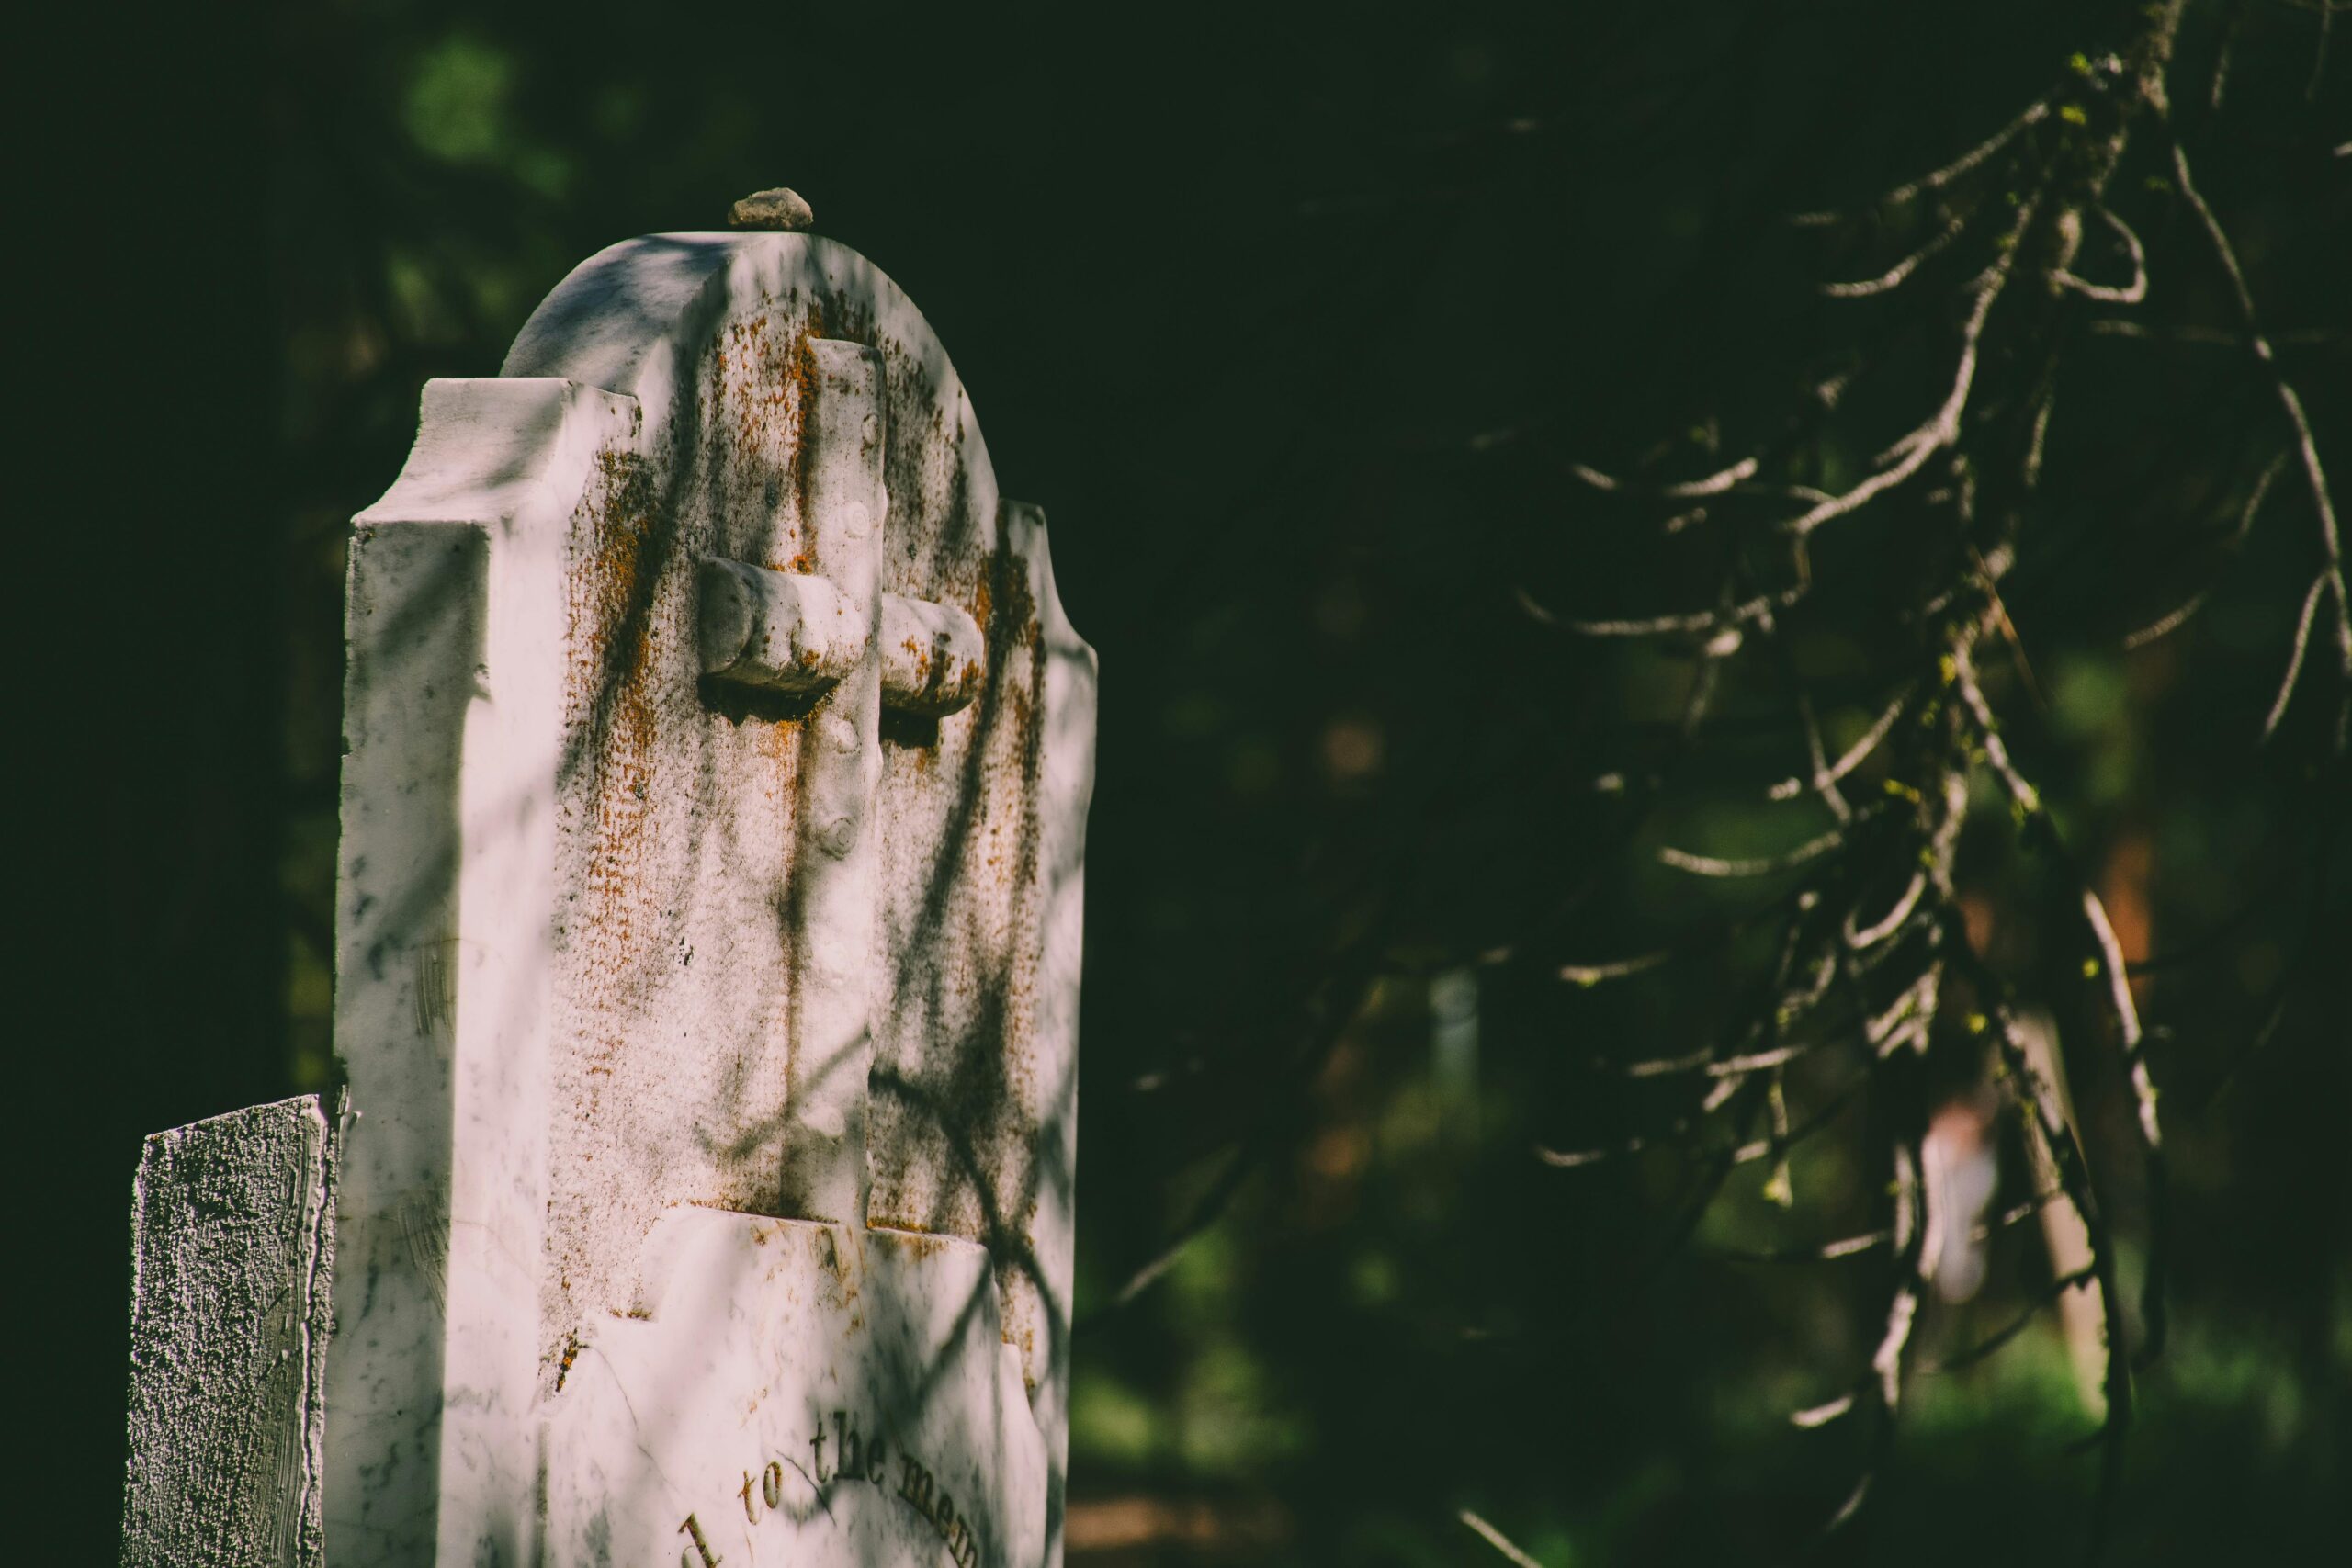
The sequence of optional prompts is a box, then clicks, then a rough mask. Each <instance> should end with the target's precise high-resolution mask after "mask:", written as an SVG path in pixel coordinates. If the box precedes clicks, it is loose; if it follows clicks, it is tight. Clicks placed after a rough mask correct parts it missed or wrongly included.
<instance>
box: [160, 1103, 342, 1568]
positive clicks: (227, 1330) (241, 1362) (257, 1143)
mask: <svg viewBox="0 0 2352 1568" xmlns="http://www.w3.org/2000/svg"><path fill="white" fill-rule="evenodd" d="M333 1204H334V1135H333V1133H332V1130H331V1129H330V1128H329V1126H328V1124H327V1120H326V1117H325V1116H324V1115H323V1114H322V1112H321V1111H320V1109H319V1102H318V1100H317V1099H316V1097H314V1096H308V1095H306V1096H304V1097H302V1098H301V1099H299V1100H285V1101H282V1102H280V1103H278V1104H276V1105H260V1106H255V1107H254V1108H253V1109H251V1110H247V1111H234V1112H232V1113H231V1114H229V1115H226V1116H216V1117H214V1118H212V1119H211V1120H209V1121H206V1122H196V1123H195V1124H194V1125H192V1126H187V1127H176V1128H174V1129H173V1130H172V1131H170V1132H168V1133H157V1134H154V1135H153V1137H151V1138H149V1139H148V1140H147V1147H146V1152H145V1155H144V1156H143V1157H142V1158H141V1161H140V1166H139V1177H138V1180H137V1182H136V1184H135V1185H134V1187H133V1188H132V1193H131V1223H130V1247H131V1267H132V1287H131V1304H130V1465H129V1473H128V1475H127V1477H126V1483H125V1486H124V1493H123V1523H122V1535H123V1547H122V1561H123V1562H124V1563H125V1564H126V1565H129V1568H190V1565H192V1564H198V1563H221V1564H230V1563H233V1564H238V1565H239V1568H318V1564H319V1562H321V1553H322V1532H321V1528H320V1506H319V1504H320V1498H319V1478H320V1430H321V1416H322V1404H321V1396H322V1385H321V1380H320V1375H319V1371H320V1358H321V1356H322V1353H323V1351H324V1349H325V1348H326V1343H327V1323H328V1312H329V1303H328V1282H329V1279H330V1276H331V1274H332V1271H333V1264H334V1240H333V1235H334V1229H333V1214H334V1209H333Z"/></svg>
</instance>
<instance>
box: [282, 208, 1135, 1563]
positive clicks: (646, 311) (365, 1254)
mask: <svg viewBox="0 0 2352 1568" xmlns="http://www.w3.org/2000/svg"><path fill="white" fill-rule="evenodd" d="M349 642H350V662H349V675H348V684H347V687H346V692H345V742H346V747H347V753H348V754H347V756H346V758H345V772H344V786H343V828H344V840H343V851H342V866H341V883H340V893H339V909H338V919H339V931H340V952H339V968H338V985H337V997H336V1043H337V1049H338V1051H339V1053H340V1054H341V1055H342V1057H343V1059H344V1062H345V1066H346V1067H347V1070H348V1074H349V1080H350V1103H351V1109H352V1111H353V1112H354V1120H353V1121H352V1122H350V1124H349V1130H348V1132H347V1134H345V1145H344V1151H343V1156H342V1157H343V1165H342V1177H341V1185H340V1188H339V1201H338V1205H337V1213H336V1247H337V1253H338V1258H339V1262H338V1266H337V1272H336V1275H335V1280H334V1314H335V1328H334V1336H333V1339H332V1343H331V1346H330V1349H329V1354H328V1356H327V1359H326V1399H325V1408H326V1423H325V1436H324V1447H325V1475H324V1487H323V1492H324V1515H325V1534H326V1545H327V1553H328V1560H329V1561H330V1562H333V1563H334V1564H335V1568H371V1565H376V1564H395V1563H397V1564H402V1565H408V1564H421V1563H427V1562H441V1563H464V1564H469V1565H478V1564H493V1563H504V1564H511V1565H514V1568H522V1565H524V1564H539V1563H544V1564H547V1565H548V1568H572V1565H585V1564H595V1563H608V1562H609V1563H616V1564H640V1563H663V1564H666V1563H669V1562H682V1563H684V1564H685V1565H686V1568H705V1565H708V1564H715V1563H718V1562H722V1561H723V1562H727V1563H729V1565H730V1568H732V1565H735V1564H741V1563H752V1562H796V1563H808V1564H825V1563H835V1562H838V1563H843V1564H847V1563H865V1562H914V1561H921V1560H922V1558H921V1557H920V1555H919V1551H920V1550H922V1549H935V1550H936V1551H939V1552H940V1553H941V1554H942V1556H943V1557H944V1559H945V1560H947V1561H952V1562H962V1563H967V1564H972V1563H1002V1564H1032V1563H1040V1562H1053V1561H1056V1560H1057V1559H1058V1556H1059V1551H1060V1545H1059V1541H1060V1487H1061V1480H1060V1478H1061V1473H1062V1463H1063V1455H1064V1451H1065V1409H1066V1380H1067V1368H1068V1334H1069V1304H1070V1282H1071V1280H1070V1269H1071V1255H1070V1252H1071V1242H1072V1231H1071V1211H1072V1201H1073V1190H1072V1181H1073V1170H1072V1163H1073V1158H1074V1154H1075V1149H1076V1120H1075V1116H1076V1099H1075V1097H1076V1027H1077V1010H1076V1004H1077V983H1078V962H1079V941H1080V895H1081V871H1082V863H1083V841H1084V818H1085V811H1086V804H1087V798H1088V794H1089V791H1090V788H1091V765H1092V731H1093V701H1094V698H1093V692H1094V659H1093V654H1092V652H1091V649H1088V648H1087V646H1086V645H1085V644H1084V643H1083V642H1082V641H1080V639H1079V637H1077V636H1076V634H1075V633H1074V632H1073V631H1072V630H1071V629H1070V627H1069V623H1068V622H1067V620H1066V619H1065V618H1064V616H1063V615H1062V611H1061V607H1060V603H1059V600H1058V599H1057V595H1056V593H1055V591H1054V582H1053V573H1052V568H1051V564H1050V561H1049V559H1048V557H1047V550H1046V535H1045V531H1044V525H1043V521H1042V519H1041V518H1040V517H1039V516H1038V515H1037V514H1036V513H1035V511H1034V510H1032V509H1028V508H1024V507H1022V506H1020V505H1018V504H1016V503H1012V502H1003V501H1001V499H1000V498H999V496H998V494H997V491H996V480H995V476H994V474H993V472H992V471H991V469H990V467H989V457H988V452H987V448H986V446H984V445H983V443H982V441H981V439H980V433H979V427H978V423H977V422H976V420H975V418H974V415H973V412H972V408H971V405H970V402H969V400H968V399H967V397H966V396H965V393H964V389H963V387H962V384H961V383H960V382H959V380H958V379H957V378H956V372H955V370H954V368H953V367H951V366H950V365H949V363H948V361H947V357H946V355H945V353H944V350H943V349H942V348H941V347H940V345H939V343H938V341H937V340H936V339H935V338H934V337H933V334H932V333H931V330H930V328H929V327H928V325H927V324H926V323H925V322H924V321H923V320H922V316H921V315H920V314H919V313H918V312H917V311H916V310H915V309H914V307H913V305H912V304H911V303H910V302H909V301H908V299H906V298H905V296H904V295H902V294H901V293H899V290H898V288H896V286H894V285H893V284H892V283H891V282H890V281H889V280H888V278H887V277H885V276H882V274H881V273H880V272H878V271H877V270H876V269H875V268H874V266H873V265H871V264H869V263H868V262H866V261H865V259H864V258H863V257H861V256H859V255H858V254H855V253H854V252H852V251H850V250H848V249H847V248H845V247H843V246H841V245H839V244H835V243H831V242H829V241H826V240H823V239H820V238H817V237H815V236H811V235H807V234H796V233H758V234H673V235H658V236H653V237H650V238H646V239H641V240H635V241H631V242H629V243H625V244H621V245H617V246H615V247H614V248H612V249H611V250H608V251H606V252H605V253H604V254H600V255H598V256H596V257H594V258H593V259H592V260H590V261H589V262H587V263H586V264H584V265H582V266H581V267H580V268H579V269H578V270H577V271H575V272H574V273H573V274H572V276H571V277H570V278H568V279H567V280H565V282H564V283H563V284H562V285H561V286H560V287H559V288H557V290H556V291H555V292H554V294H552V295H551V296H549V298H548V300H547V301H546V302H545V303H544V304H543V305H541V307H540V308H539V310H538V311H537V314H535V315H534V316H533V317H532V319H531V321H530V322H529V323H528V324H527V325H526V327H525V328H524V330H523V333H522V335H521V336H520V338H519V339H518V340H517V341H516V343H515V348H514V350H513V352H512V354H511V355H509V357H508V360H507V364H506V366H505V370H504V374H503V375H501V376H498V377H495V378H481V379H471V380H444V381H435V382H433V383H431V384H429V385H428V386H427V388H426V389H425V393H424V417H423V422H422V425H421V428H420V430H419V433H418V436H417V441H416V446H415V449H414V450H413V453H412V454H411V456H410V457H409V461H408V464H407V466H406V468H405V469H404V470H403V471H402V473H401V477H400V479H399V481H398V482H397V483H396V484H394V485H393V487H392V489H391V490H390V492H389V493H387V494H386V495H385V497H384V498H383V499H382V500H381V501H379V502H377V503H376V504H375V505H374V506H372V507H370V508H368V510H367V511H366V512H364V513H361V514H360V515H359V517H358V518H356V520H355V524H354V534H353V540H352V551H351V578H350V604H349Z"/></svg>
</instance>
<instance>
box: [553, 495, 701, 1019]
mask: <svg viewBox="0 0 2352 1568" xmlns="http://www.w3.org/2000/svg"><path fill="white" fill-rule="evenodd" d="M573 541H574V545H573V554H574V558H573V560H572V563H571V571H570V572H569V573H568V575H567V590H568V601H567V604H566V606H565V610H566V615H565V631H566V644H567V649H568V652H569V655H570V659H569V670H570V678H569V680H568V682H567V686H568V690H567V693H566V698H567V701H566V716H567V726H566V728H567V732H568V741H567V750H568V751H569V753H570V755H571V756H572V757H574V758H576V759H578V761H577V763H576V764H575V766H577V767H579V768H581V769H582V771H583V772H584V774H585V782H586V786H587V787H586V788H585V790H584V791H581V792H580V793H579V794H577V795H573V796H572V798H574V799H582V798H583V797H584V800H585V803H586V810H587V812H588V817H589V821H588V828H589V833H588V842H589V850H588V863H587V866H586V868H585V875H584V877H583V879H582V900H583V902H584V903H585V905H586V908H583V909H582V911H581V918H580V919H578V920H576V921H575V922H574V925H573V929H574V930H575V931H578V932H579V933H580V938H579V940H580V941H581V942H582V943H583V944H584V945H586V946H588V947H590V948H591V949H593V950H594V952H595V955H596V960H597V962H596V972H598V973H601V974H605V975H622V974H627V973H628V972H629V971H630V970H631V968H633V967H634V965H635V964H636V963H637V961H639V959H641V957H642V956H643V952H644V950H645V948H646V946H647V945H648V944H649V943H650V942H653V941H654V940H656V933H655V929H654V928H655V927H656V926H657V925H658V924H659V919H660V917H659V912H658V908H657V907H656V906H655V905H654V904H653V903H652V902H651V901H650V897H649V895H650V889H649V887H648V886H647V883H648V879H647V878H646V877H645V876H644V875H643V874H642V872H641V863H642V860H643V844H642V841H641V840H642V837H643V834H644V831H645V825H646V822H647V818H648V815H649V809H650V801H651V800H652V798H653V795H654V784H655V780H654V776H653V775H654V767H655V755H656V748H655V728H656V724H657V720H658V715H657V703H656V697H655V693H654V685H655V682H654V677H653V671H652V662H653V649H654V646H655V643H656V641H657V637H656V627H655V621H656V619H657V608H658V605H659V602H660V599H661V596H662V579H663V578H664V576H665V574H666V573H667V572H668V571H669V570H670V569H671V568H672V566H673V564H674V563H673V560H672V557H673V554H674V549H673V546H674V542H675V541H674V528H673V525H672V523H671V520H670V519H669V518H668V517H667V516H666V514H665V513H663V511H662V509H661V508H659V507H658V506H657V505H656V504H655V502H654V498H653V495H652V487H651V483H650V479H649V477H648V475H647V473H646V470H645V466H644V462H643V459H641V458H639V457H637V456H635V455H634V454H630V453H625V452H610V451H608V452H605V453H603V454H600V455H599V457H598V458H597V473H596V479H595V481H594V483H593V484H592V485H591V486H590V487H589V490H588V492H587V493H586V495H585V496H583V498H582V502H581V507H580V511H579V513H578V514H577V515H576V517H575V520H574V527H573Z"/></svg>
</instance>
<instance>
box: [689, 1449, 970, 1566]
mask: <svg viewBox="0 0 2352 1568" xmlns="http://www.w3.org/2000/svg"><path fill="white" fill-rule="evenodd" d="M816 1426H817V1432H816V1436H814V1437H812V1438H809V1463H808V1465H807V1466H806V1467H803V1466H802V1464H801V1463H800V1461H798V1460H797V1458H785V1459H772V1460H770V1461H768V1462H767V1464H766V1466H765V1467H764V1468H763V1469H762V1470H761V1472H759V1474H757V1475H753V1474H752V1472H750V1471H748V1470H747V1471H745V1472H743V1483H742V1485H741V1487H740V1488H738V1489H737V1492H736V1495H737V1496H738V1497H739V1498H741V1501H742V1505H743V1517H744V1518H746V1519H748V1520H749V1521H751V1522H752V1524H754V1525H756V1524H758V1523H760V1522H761V1520H762V1519H763V1518H765V1517H770V1516H772V1515H775V1514H779V1513H784V1512H786V1509H785V1472H786V1471H790V1472H796V1473H797V1474H798V1475H799V1476H800V1477H801V1479H802V1480H804V1481H806V1482H807V1483H809V1485H810V1486H812V1487H814V1488H815V1489H816V1492H817V1500H818V1504H819V1506H824V1502H825V1495H826V1493H827V1491H828V1489H829V1488H831V1487H832V1486H833V1485H834V1484H836V1483H842V1482H865V1483H868V1484H870V1485H874V1486H879V1487H884V1488H886V1489H887V1488H888V1486H889V1483H890V1476H889V1460H890V1457H891V1456H890V1455H889V1453H888V1450H887V1446H886V1445H885V1444H884V1442H883V1441H882V1439H881V1438H878V1437H875V1436H872V1435H871V1434H868V1433H863V1432H860V1431H859V1430H858V1428H857V1423H856V1422H855V1421H854V1420H853V1419H851V1417H850V1416H849V1414H848V1413H847V1412H846V1411H841V1410H836V1411H834V1412H833V1434H834V1435H833V1438H832V1440H831V1443H830V1445H829V1444H828V1442H827V1440H826V1437H825V1421H824V1417H823V1416H819V1417H818V1418H817V1423H816ZM897 1459H898V1467H899V1468H898V1482H899V1484H898V1495H899V1500H900V1501H902V1502H904V1503H905V1504H906V1505H907V1506H909V1507H911V1508H912V1509H914V1511H915V1512H916V1513H918V1514H920V1515H921V1516H922V1518H923V1521H924V1523H926V1524H928V1525H929V1526H930V1527H931V1528H932V1529H934V1530H936V1531H937V1532H938V1533H939V1539H940V1541H941V1542H942V1543H943V1544H944V1546H945V1548H946V1551H947V1556H948V1559H949V1561H951V1562H954V1563H955V1564H956V1568H978V1563H979V1562H981V1561H982V1559H981V1554H980V1539H979V1535H978V1533H977V1529H978V1527H976V1525H975V1523H974V1521H973V1519H972V1517H970V1516H969V1515H968V1514H959V1513H958V1512H956V1499H955V1498H953V1497H951V1496H949V1495H947V1492H946V1490H945V1489H944V1487H941V1486H940V1485H939V1484H938V1483H937V1482H936V1481H935V1480H934V1479H933V1475H932V1472H931V1469H930V1467H929V1466H927V1465H925V1464H924V1463H923V1462H922V1461H921V1460H919V1459H917V1458H915V1456H914V1455H913V1454H911V1453H909V1452H907V1451H906V1450H903V1449H902V1450H899V1453H898V1455H897ZM678 1533H679V1534H681V1535H683V1536H684V1537H685V1538H686V1539H687V1541H688V1542H689V1544H688V1545H687V1546H686V1548H685V1549H684V1551H682V1552H681V1553H680V1554H679V1558H678V1563H679V1568H718V1565H719V1564H720V1563H721V1562H724V1561H725V1560H724V1559H723V1558H722V1557H720V1555H719V1554H718V1552H717V1551H713V1550H712V1548H711V1545H710V1542H709V1540H708V1539H707V1537H706V1536H705V1534H704V1532H703V1527H702V1522H701V1520H700V1519H699V1518H697V1517H695V1515H693V1514H688V1515H687V1516H686V1517H684V1519H683V1520H681V1521H680V1522H679V1525H678ZM987 1561H988V1562H989V1563H990V1564H994V1563H995V1562H996V1561H997V1559H996V1556H995V1554H993V1553H991V1554H989V1557H988V1559H987Z"/></svg>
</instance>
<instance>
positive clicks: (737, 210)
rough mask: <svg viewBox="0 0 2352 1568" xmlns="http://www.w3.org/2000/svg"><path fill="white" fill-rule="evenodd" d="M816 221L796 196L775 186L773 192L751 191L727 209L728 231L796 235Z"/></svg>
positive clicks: (792, 192)
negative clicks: (756, 231)
mask: <svg viewBox="0 0 2352 1568" xmlns="http://www.w3.org/2000/svg"><path fill="white" fill-rule="evenodd" d="M816 221H817V215H816V214H815V213H814V212H812V211H810V210H809V204H808V203H807V202H805V201H803V200H801V199H800V193H799V192H798V191H795V190H787V189H786V188H785V187H784V186H776V187H775V189H773V190H755V191H753V192H752V194H751V195H749V196H747V197H744V198H743V199H742V200H741V201H739V202H737V203H736V204H735V205H734V206H732V207H730V208H729V209H727V226H728V227H729V229H765V230H774V231H781V232H785V233H797V232H798V231H801V230H803V229H806V228H808V227H809V225H810V224H812V223H814V222H816Z"/></svg>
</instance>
